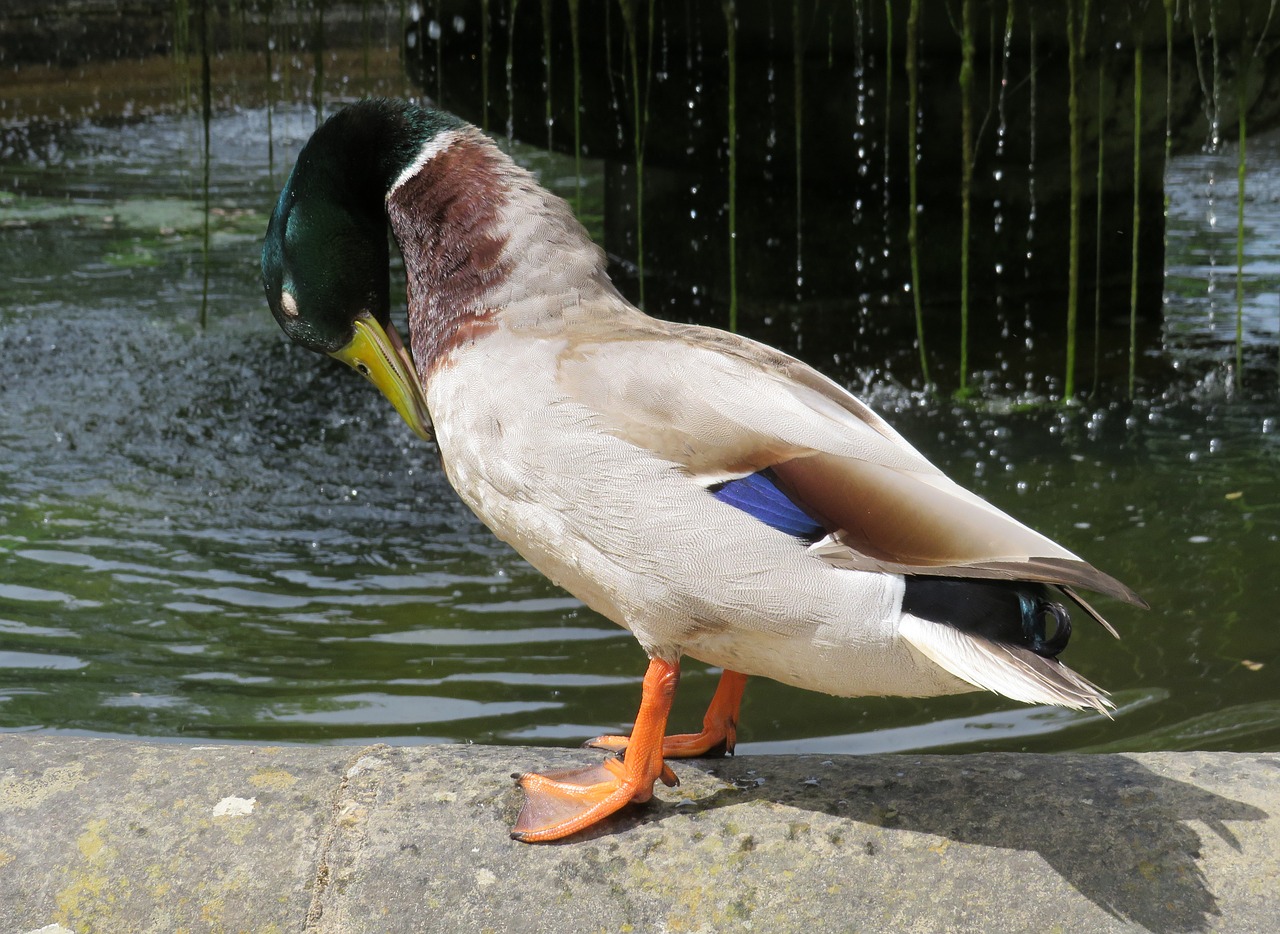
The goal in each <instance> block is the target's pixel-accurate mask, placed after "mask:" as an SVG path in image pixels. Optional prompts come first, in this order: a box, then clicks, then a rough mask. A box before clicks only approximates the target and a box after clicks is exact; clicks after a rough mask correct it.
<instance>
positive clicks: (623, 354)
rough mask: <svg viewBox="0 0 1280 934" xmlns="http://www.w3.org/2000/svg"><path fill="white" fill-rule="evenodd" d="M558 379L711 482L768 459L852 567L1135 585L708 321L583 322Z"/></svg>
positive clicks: (860, 409) (632, 434)
mask: <svg viewBox="0 0 1280 934" xmlns="http://www.w3.org/2000/svg"><path fill="white" fill-rule="evenodd" d="M558 378H559V380H560V384H561V388H562V389H564V390H565V391H566V392H568V393H569V394H570V395H572V396H573V397H575V398H576V399H577V400H578V401H580V402H582V403H583V404H586V405H588V406H590V407H591V408H593V409H595V410H596V411H597V412H599V413H600V415H601V416H602V418H603V421H604V424H605V426H606V430H608V431H610V432H612V433H614V434H615V435H617V436H618V437H621V438H623V439H624V440H627V441H629V442H630V443H632V444H635V445H637V446H639V447H642V448H645V449H647V450H649V451H650V452H652V453H653V454H656V455H657V456H659V457H662V458H664V459H666V460H668V461H671V462H672V463H673V464H674V465H677V466H678V467H680V468H682V469H683V470H684V471H686V472H687V473H688V474H690V475H691V476H692V477H693V478H694V479H695V480H697V481H698V482H700V483H702V484H703V485H704V486H708V487H710V486H714V485H716V484H719V483H724V482H725V481H727V480H732V479H736V478H740V477H745V476H747V475H749V474H752V473H755V472H756V471H759V470H764V469H766V468H772V470H773V472H774V475H775V476H776V478H777V481H778V485H779V486H780V487H781V488H782V489H783V490H784V491H785V492H786V494H787V495H788V497H790V498H791V499H792V501H793V502H795V503H796V505H797V506H799V507H800V508H801V509H803V510H804V511H805V512H806V513H808V514H809V515H811V516H813V517H814V518H816V519H818V520H820V521H821V522H822V523H823V525H824V526H825V527H826V528H827V530H828V531H829V532H830V534H829V535H827V536H826V538H824V539H822V540H821V541H819V542H818V543H816V544H815V545H813V546H812V547H813V551H814V553H815V554H817V555H819V556H820V557H822V558H823V559H824V560H827V561H829V562H830V563H832V564H834V565H837V566H841V567H849V568H857V569H861V570H879V571H890V572H894V573H904V574H936V575H944V576H950V577H965V576H968V577H982V578H996V579H1013V580H1035V581H1043V582H1046V583H1051V584H1058V585H1062V586H1072V587H1082V588H1085V589H1088V590H1093V591H1096V592H1099V593H1103V594H1106V595H1108V596H1112V597H1115V598H1117V599H1120V600H1124V601H1126V602H1129V603H1134V604H1137V605H1145V604H1143V602H1142V600H1141V598H1140V597H1138V596H1137V594H1135V593H1134V592H1133V591H1132V590H1130V589H1129V588H1128V587H1126V586H1125V585H1124V584H1122V583H1120V582H1119V581H1117V580H1115V579H1114V578H1112V577H1110V576H1109V575H1107V574H1104V573H1103V572H1101V571H1099V570H1097V569H1096V568H1094V567H1093V566H1091V565H1089V564H1088V563H1087V562H1085V561H1083V560H1082V559H1081V558H1079V557H1078V556H1077V555H1075V554H1073V553H1072V552H1070V551H1068V550H1067V549H1066V548H1064V547H1062V546H1061V545H1059V544H1057V543H1056V542H1053V541H1051V540H1050V539H1048V538H1046V537H1045V536H1043V535H1041V534H1040V533H1038V532H1035V531H1033V530H1032V529H1030V528H1028V527H1027V526H1025V525H1023V524H1022V523H1021V522H1019V521H1017V520H1016V519H1014V518H1012V517H1011V516H1009V515H1008V514H1006V513H1004V512H1002V511H1001V510H999V509H997V508H996V507H995V506H993V505H991V504H990V503H988V502H986V501H985V500H983V499H982V498H981V497H979V496H977V495H975V494H973V493H971V492H969V491H968V490H965V489H964V488H963V487H961V486H959V485H958V484H956V483H955V482H953V481H952V480H950V479H949V478H947V477H946V476H945V475H944V474H943V473H942V472H941V471H940V470H939V469H938V468H937V467H935V466H934V465H933V464H931V463H930V462H929V461H928V460H927V459H925V457H924V456H923V455H921V454H920V453H919V452H918V451H917V450H916V449H915V448H914V447H912V446H911V444H910V443H908V442H907V441H906V440H905V439H904V438H903V437H902V436H901V435H899V434H898V433H897V432H896V431H895V430H894V429H893V428H892V427H890V426H889V425H888V424H887V423H886V422H885V421H884V420H883V419H881V418H880V417H879V416H878V415H876V414H875V413H874V412H873V411H871V409H869V408H868V407H867V406H866V405H865V404H863V403H862V402H861V401H860V400H858V399H857V398H856V397H854V396H853V395H851V394H850V393H849V392H847V391H846V390H844V389H843V388H841V387H840V386H839V385H837V384H836V383H834V382H832V381H831V380H829V379H827V378H826V377H825V376H822V375H821V374H820V373H818V372H817V371H816V370H814V369H812V368H811V367H809V366H807V365H806V364H804V363H801V362H800V361H798V360H796V359H794V358H792V357H789V356H787V355H786V354H783V353H781V352H780V351H777V350H774V349H773V348H770V347H766V346H764V345H762V344H757V343H755V342H754V341H750V340H748V339H746V338H743V337H740V336H738V335H734V334H728V333H726V332H723V331H717V330H714V329H710V328H700V327H695V326H691V325H671V324H665V323H663V322H660V321H656V320H654V319H650V318H637V319H636V321H635V322H634V323H633V325H632V326H631V327H630V328H626V329H623V330H621V331H619V329H618V325H617V321H616V319H614V321H613V329H612V330H610V331H604V332H601V331H597V330H595V329H593V328H586V329H582V330H579V331H578V332H577V333H575V334H574V335H573V337H572V339H571V340H569V341H568V343H567V345H566V349H565V351H564V352H563V354H562V355H561V363H560V371H559V374H558Z"/></svg>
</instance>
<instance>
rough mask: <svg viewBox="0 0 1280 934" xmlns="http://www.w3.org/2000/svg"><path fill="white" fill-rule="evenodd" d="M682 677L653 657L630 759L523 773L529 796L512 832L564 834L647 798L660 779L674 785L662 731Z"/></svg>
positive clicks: (531, 836) (527, 837) (538, 839)
mask: <svg viewBox="0 0 1280 934" xmlns="http://www.w3.org/2000/svg"><path fill="white" fill-rule="evenodd" d="M679 679H680V668H679V666H678V665H673V664H670V663H668V662H664V661H662V660H661V659H656V658H655V659H653V660H651V661H650V662H649V670H648V671H647V672H646V673H645V676H644V692H643V694H642V696H641V699H640V713H639V714H638V715H637V717H636V726H635V730H634V731H633V732H632V734H631V739H630V742H629V754H628V755H627V757H626V759H625V760H622V759H609V760H607V761H605V762H603V763H601V764H600V765H596V766H590V767H588V768H585V769H566V770H562V771H558V772H550V773H548V774H545V775H540V774H537V773H533V772H530V773H526V774H524V775H521V776H520V777H519V783H520V787H521V788H523V789H524V793H525V800H524V805H523V806H522V807H521V808H520V815H519V817H517V818H516V823H515V827H514V828H512V831H511V836H512V837H513V838H515V839H516V840H522V841H524V842H526V843H544V842H548V841H551V840H559V839H562V838H563V837H567V836H570V835H571V834H575V833H577V832H578V831H580V830H584V829H586V828H587V827H590V826H591V825H592V824H595V823H597V822H598V821H600V820H603V819H604V818H606V817H608V816H609V815H610V814H613V813H614V812H615V811H618V810H619V809H621V808H623V807H625V806H626V805H627V804H630V803H631V802H633V801H634V802H636V803H637V804H639V803H643V802H645V801H648V800H649V799H650V798H651V797H652V796H653V785H654V782H656V781H662V782H665V783H666V784H667V785H675V784H676V783H677V779H676V776H675V773H674V772H672V771H671V768H670V767H669V766H668V765H667V764H666V763H665V762H663V761H662V737H663V734H664V733H665V732H666V727H667V715H668V714H669V713H670V712H671V701H672V699H673V698H674V697H675V690H676V683H677V682H678V681H679Z"/></svg>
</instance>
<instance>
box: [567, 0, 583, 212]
mask: <svg viewBox="0 0 1280 934" xmlns="http://www.w3.org/2000/svg"><path fill="white" fill-rule="evenodd" d="M579 2H580V0H569V38H570V41H571V43H572V46H573V177H574V188H573V190H574V199H573V209H574V211H575V213H577V214H578V216H579V217H581V216H582V47H581V45H580V42H581V37H580V35H579V32H578V29H579V24H578V4H579Z"/></svg>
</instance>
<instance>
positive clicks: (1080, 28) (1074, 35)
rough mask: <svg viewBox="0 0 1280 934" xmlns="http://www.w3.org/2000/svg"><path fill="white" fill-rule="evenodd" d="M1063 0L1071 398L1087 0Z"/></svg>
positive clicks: (1066, 389) (1066, 394) (1066, 391)
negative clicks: (1068, 158) (1068, 165)
mask: <svg viewBox="0 0 1280 934" xmlns="http://www.w3.org/2000/svg"><path fill="white" fill-rule="evenodd" d="M1079 2H1080V0H1067V73H1068V77H1067V81H1068V90H1067V122H1068V124H1069V126H1070V137H1071V140H1070V144H1069V145H1070V149H1071V193H1070V198H1071V201H1070V217H1071V221H1070V223H1071V231H1070V234H1069V245H1068V256H1067V334H1066V342H1067V359H1066V373H1065V375H1064V377H1063V386H1062V398H1063V400H1064V401H1066V400H1068V399H1071V398H1072V397H1073V396H1074V395H1075V392H1076V322H1077V318H1078V316H1079V308H1080V196H1081V192H1082V190H1083V187H1082V184H1081V180H1080V163H1081V150H1082V148H1083V143H1082V141H1081V135H1082V134H1081V127H1080V68H1081V63H1082V61H1083V59H1084V49H1085V39H1086V37H1087V35H1088V32H1089V5H1090V0H1084V5H1083V7H1081V6H1079V5H1078V4H1079Z"/></svg>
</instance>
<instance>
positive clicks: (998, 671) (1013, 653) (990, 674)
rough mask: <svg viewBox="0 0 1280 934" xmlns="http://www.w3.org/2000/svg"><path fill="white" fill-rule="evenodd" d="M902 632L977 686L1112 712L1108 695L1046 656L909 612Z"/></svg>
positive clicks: (1021, 697)
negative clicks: (921, 617) (930, 620)
mask: <svg viewBox="0 0 1280 934" xmlns="http://www.w3.org/2000/svg"><path fill="white" fill-rule="evenodd" d="M898 626H899V629H898V632H899V634H900V635H901V636H902V638H904V639H906V640H907V641H908V642H909V643H911V645H912V647H913V648H915V649H917V650H918V651H919V652H920V653H921V654H922V655H924V656H925V657H926V658H928V659H929V660H930V661H931V662H933V663H934V664H935V665H937V666H938V667H940V668H943V669H945V670H946V671H949V672H950V673H951V674H953V675H955V676H956V677H957V678H960V679H962V680H964V681H967V682H969V683H970V684H972V685H974V686H975V687H979V688H983V689H984V690H987V691H994V692H995V693H997V694H1003V695H1004V696H1005V697H1011V698H1013V699H1014V700H1017V701H1022V702H1023V703H1026V704H1056V705H1058V706H1060V707H1070V708H1072V709H1073V710H1090V709H1091V710H1096V711H1098V712H1099V713H1104V714H1105V713H1107V709H1108V708H1111V707H1114V706H1115V704H1113V703H1112V702H1111V699H1110V698H1109V697H1107V694H1106V692H1105V691H1103V690H1102V689H1101V688H1099V687H1098V686H1097V685H1095V684H1092V683H1090V682H1089V681H1087V680H1086V679H1084V678H1082V677H1080V675H1078V674H1076V673H1075V672H1074V671H1072V670H1071V669H1070V668H1068V667H1067V666H1066V665H1064V664H1062V663H1061V662H1059V661H1058V660H1057V659H1053V658H1044V657H1042V656H1039V655H1037V654H1035V653H1034V652H1032V651H1031V650H1030V649H1024V648H1021V647H1019V646H1014V645H1004V644H1001V643H998V642H992V641H991V640H990V639H984V638H982V637H981V636H975V635H971V634H969V633H966V632H962V631H960V630H959V629H956V628H954V627H952V626H947V625H945V624H942V623H933V622H929V621H928V620H924V619H920V618H919V617H916V616H912V615H911V614H909V613H904V614H903V615H902V618H901V620H900V621H899V623H898Z"/></svg>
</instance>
